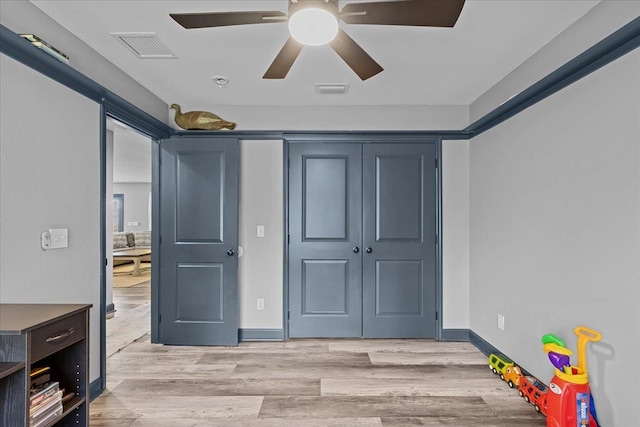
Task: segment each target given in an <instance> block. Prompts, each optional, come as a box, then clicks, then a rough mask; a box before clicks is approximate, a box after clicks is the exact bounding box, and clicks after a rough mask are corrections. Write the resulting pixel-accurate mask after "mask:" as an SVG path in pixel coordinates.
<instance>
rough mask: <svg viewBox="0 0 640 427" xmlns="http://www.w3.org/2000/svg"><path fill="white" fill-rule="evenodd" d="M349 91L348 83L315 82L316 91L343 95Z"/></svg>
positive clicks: (322, 93) (323, 93)
mask: <svg viewBox="0 0 640 427" xmlns="http://www.w3.org/2000/svg"><path fill="white" fill-rule="evenodd" d="M348 91H349V85H348V84H317V85H316V93H318V94H321V95H325V94H332V95H344V94H346V93H347V92H348Z"/></svg>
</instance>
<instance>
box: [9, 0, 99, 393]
mask: <svg viewBox="0 0 640 427" xmlns="http://www.w3.org/2000/svg"><path fill="white" fill-rule="evenodd" d="M3 7H4V4H3ZM0 92H1V93H2V96H1V97H0V123H2V126H0V141H2V143H1V144H0V184H1V187H0V189H1V191H0V218H1V219H2V221H0V254H1V255H2V256H1V257H0V302H2V303H18V302H20V303H89V304H93V308H92V309H91V315H90V323H91V324H90V345H91V348H90V376H89V379H90V380H91V381H93V380H95V379H96V378H98V376H99V374H100V364H99V362H100V358H99V354H100V353H99V349H100V339H99V337H100V321H99V314H100V256H99V247H100V173H99V164H100V162H99V159H100V153H99V147H100V142H99V139H100V127H99V124H100V108H99V106H98V104H96V103H94V102H92V101H89V100H88V99H86V98H84V97H82V96H80V95H78V94H76V93H74V92H72V91H71V90H69V89H67V88H65V87H63V86H61V85H59V84H58V83H55V82H53V81H52V80H50V79H48V78H46V77H44V76H42V75H41V74H38V73H36V72H35V71H33V70H31V69H30V68H27V67H25V66H23V65H22V64H19V63H18V62H16V61H14V60H13V59H11V58H9V57H7V56H5V55H3V54H0ZM70 118H73V119H72V121H73V126H69V121H70ZM49 228H68V229H69V247H68V248H65V249H55V250H48V251H44V250H43V249H42V248H41V246H40V234H41V233H42V232H43V231H45V230H47V229H49Z"/></svg>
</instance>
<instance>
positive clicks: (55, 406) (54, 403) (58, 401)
mask: <svg viewBox="0 0 640 427" xmlns="http://www.w3.org/2000/svg"><path fill="white" fill-rule="evenodd" d="M62 409H63V407H62V393H61V391H60V392H58V393H57V394H56V396H55V397H51V398H49V399H48V400H46V401H44V402H42V404H40V405H39V406H38V408H36V410H35V411H34V412H33V413H32V412H31V411H29V424H30V425H32V426H33V425H37V424H39V423H40V422H41V421H42V420H44V419H50V417H51V414H54V413H58V412H60V413H62V412H61V411H62Z"/></svg>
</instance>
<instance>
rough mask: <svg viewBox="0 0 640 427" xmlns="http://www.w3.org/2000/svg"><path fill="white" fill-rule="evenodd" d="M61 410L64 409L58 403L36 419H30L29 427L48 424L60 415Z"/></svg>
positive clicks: (39, 426)
mask: <svg viewBox="0 0 640 427" xmlns="http://www.w3.org/2000/svg"><path fill="white" fill-rule="evenodd" d="M62 412H64V409H63V408H62V403H59V404H58V406H54V407H53V409H52V410H51V411H49V412H47V413H46V414H43V415H42V416H41V417H39V418H38V419H33V420H32V419H30V420H29V427H41V426H44V425H48V424H49V423H50V422H51V421H53V420H55V419H56V418H58V417H59V416H60V415H62Z"/></svg>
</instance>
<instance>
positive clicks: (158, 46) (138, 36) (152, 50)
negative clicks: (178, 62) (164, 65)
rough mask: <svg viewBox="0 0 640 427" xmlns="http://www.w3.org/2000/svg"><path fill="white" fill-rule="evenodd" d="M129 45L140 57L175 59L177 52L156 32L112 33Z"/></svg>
mask: <svg viewBox="0 0 640 427" xmlns="http://www.w3.org/2000/svg"><path fill="white" fill-rule="evenodd" d="M110 34H111V35H112V36H113V37H115V38H116V39H118V40H119V41H120V42H121V43H122V44H123V45H125V46H126V47H128V48H129V49H130V50H131V52H133V53H134V55H136V56H137V57H138V58H142V59H173V58H177V56H176V54H175V53H173V52H172V51H171V49H169V47H168V46H167V45H166V43H165V42H163V41H162V40H161V39H160V37H158V35H157V34H156V33H110Z"/></svg>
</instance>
